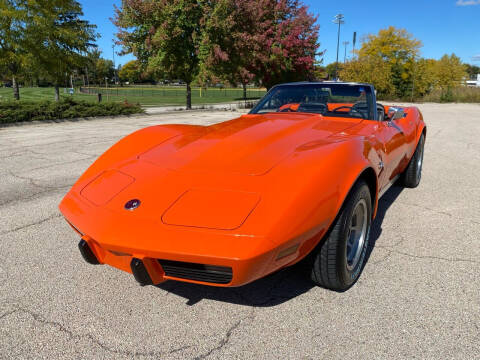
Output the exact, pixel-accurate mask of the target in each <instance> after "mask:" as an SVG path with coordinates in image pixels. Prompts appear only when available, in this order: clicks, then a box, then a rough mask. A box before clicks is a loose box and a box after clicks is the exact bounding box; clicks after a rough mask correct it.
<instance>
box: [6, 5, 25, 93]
mask: <svg viewBox="0 0 480 360" xmlns="http://www.w3.org/2000/svg"><path fill="white" fill-rule="evenodd" d="M21 3H22V2H21V1H17V0H0V67H1V68H3V71H4V73H5V75H6V76H8V77H9V78H11V79H12V88H13V97H14V99H15V100H20V91H19V86H18V77H19V76H20V75H21V73H22V69H23V67H24V64H25V62H26V61H27V55H28V43H27V39H26V37H25V31H24V24H25V22H26V21H27V20H28V17H27V14H26V11H25V8H24V7H23V8H22V7H21V6H20V5H21Z"/></svg>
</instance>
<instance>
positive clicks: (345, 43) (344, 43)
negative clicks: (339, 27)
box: [342, 41, 350, 64]
mask: <svg viewBox="0 0 480 360" xmlns="http://www.w3.org/2000/svg"><path fill="white" fill-rule="evenodd" d="M342 44H343V46H345V54H343V63H344V64H345V62H346V61H347V45H348V44H350V41H344V42H342Z"/></svg>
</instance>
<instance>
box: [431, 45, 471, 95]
mask: <svg viewBox="0 0 480 360" xmlns="http://www.w3.org/2000/svg"><path fill="white" fill-rule="evenodd" d="M434 75H435V80H436V85H437V86H438V87H439V88H440V89H441V90H442V93H444V94H447V93H448V92H449V91H451V89H453V88H456V87H458V86H460V85H461V83H462V80H464V79H465V78H466V77H467V72H466V68H465V65H464V64H462V61H461V60H460V58H459V57H458V56H456V55H455V54H451V55H443V56H442V58H441V59H440V60H438V61H437V62H436V64H435V67H434Z"/></svg>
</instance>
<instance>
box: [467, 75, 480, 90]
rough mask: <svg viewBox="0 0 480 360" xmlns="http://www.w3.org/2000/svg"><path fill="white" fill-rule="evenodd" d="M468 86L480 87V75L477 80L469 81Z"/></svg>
mask: <svg viewBox="0 0 480 360" xmlns="http://www.w3.org/2000/svg"><path fill="white" fill-rule="evenodd" d="M466 83H467V86H470V87H480V74H477V80H467V81H466Z"/></svg>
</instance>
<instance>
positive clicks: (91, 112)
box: [0, 98, 144, 124]
mask: <svg viewBox="0 0 480 360" xmlns="http://www.w3.org/2000/svg"><path fill="white" fill-rule="evenodd" d="M143 112H144V111H143V109H142V108H141V107H140V106H139V105H132V104H129V103H127V102H124V103H89V102H86V101H79V100H73V99H69V98H67V99H64V100H61V101H59V102H53V101H41V102H29V101H7V102H0V124H6V123H15V122H20V121H38V120H55V119H72V118H84V117H91V116H114V115H130V114H138V113H143Z"/></svg>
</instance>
